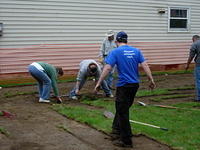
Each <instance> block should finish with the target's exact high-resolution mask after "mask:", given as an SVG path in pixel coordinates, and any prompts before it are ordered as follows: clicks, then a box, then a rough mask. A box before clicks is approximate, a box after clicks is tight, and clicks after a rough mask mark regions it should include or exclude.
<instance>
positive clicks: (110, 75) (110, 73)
mask: <svg viewBox="0 0 200 150" xmlns="http://www.w3.org/2000/svg"><path fill="white" fill-rule="evenodd" d="M106 57H107V56H106ZM106 57H104V64H105V59H106ZM114 71H115V66H114V67H113V68H112V70H111V71H110V72H109V73H108V75H107V77H106V79H105V81H106V83H107V85H108V87H109V88H112V84H113V74H114Z"/></svg>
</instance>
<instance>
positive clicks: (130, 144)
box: [113, 140, 133, 148]
mask: <svg viewBox="0 0 200 150" xmlns="http://www.w3.org/2000/svg"><path fill="white" fill-rule="evenodd" d="M113 145H115V146H118V147H126V148H132V147H133V144H132V143H124V142H123V141H122V140H115V141H114V142H113Z"/></svg>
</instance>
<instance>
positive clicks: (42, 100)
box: [39, 98, 50, 103]
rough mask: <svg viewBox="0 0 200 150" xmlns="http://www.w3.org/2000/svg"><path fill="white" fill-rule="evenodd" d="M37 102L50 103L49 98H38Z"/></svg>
mask: <svg viewBox="0 0 200 150" xmlns="http://www.w3.org/2000/svg"><path fill="white" fill-rule="evenodd" d="M39 103H50V100H48V99H42V98H40V99H39Z"/></svg>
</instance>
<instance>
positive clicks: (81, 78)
mask: <svg viewBox="0 0 200 150" xmlns="http://www.w3.org/2000/svg"><path fill="white" fill-rule="evenodd" d="M100 75H101V68H100V66H99V65H98V63H97V62H96V61H95V60H93V59H86V60H83V61H81V63H80V65H79V72H78V75H77V79H76V80H77V82H76V85H75V87H74V88H73V90H72V91H71V92H70V95H69V97H70V98H71V99H74V100H77V99H78V98H77V96H76V95H77V94H78V93H79V91H80V90H81V88H82V87H83V85H84V84H85V82H86V80H87V78H88V77H94V78H95V81H96V82H97V81H98V80H99V77H100ZM101 87H102V89H103V90H104V92H105V94H106V97H113V95H112V92H111V90H110V89H109V87H108V85H107V83H106V81H105V80H104V81H103V82H102V84H101Z"/></svg>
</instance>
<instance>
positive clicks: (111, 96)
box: [106, 94, 114, 98]
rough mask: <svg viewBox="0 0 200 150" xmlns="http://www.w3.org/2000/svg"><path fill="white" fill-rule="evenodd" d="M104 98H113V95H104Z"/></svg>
mask: <svg viewBox="0 0 200 150" xmlns="http://www.w3.org/2000/svg"><path fill="white" fill-rule="evenodd" d="M106 97H109V98H113V97H114V95H112V94H109V95H106Z"/></svg>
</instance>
